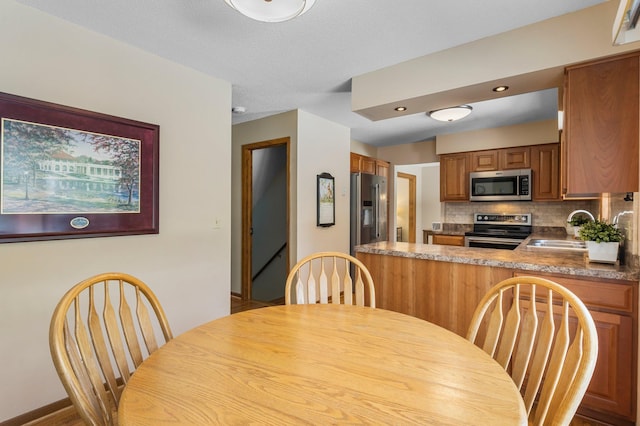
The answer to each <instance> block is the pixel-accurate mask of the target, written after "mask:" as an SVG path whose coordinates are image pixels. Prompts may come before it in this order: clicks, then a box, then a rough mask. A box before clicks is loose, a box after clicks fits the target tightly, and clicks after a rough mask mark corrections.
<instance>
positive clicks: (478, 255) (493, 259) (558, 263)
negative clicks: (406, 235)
mask: <svg viewBox="0 0 640 426" xmlns="http://www.w3.org/2000/svg"><path fill="white" fill-rule="evenodd" d="M545 237H547V238H548V236H545V235H544V234H533V235H531V236H530V237H529V238H528V239H527V240H525V241H524V242H523V243H522V244H520V246H519V247H518V248H517V249H515V250H500V249H488V248H475V247H457V246H446V245H437V244H436V245H434V244H413V243H394V242H381V243H373V244H365V245H361V246H357V247H356V248H355V251H356V252H360V253H372V254H386V255H390V256H400V257H412V258H415V259H426V260H436V261H441V262H455V263H466V264H470V265H484V266H494V267H499V268H508V269H517V270H520V271H532V272H546V273H554V274H564V275H574V276H582V277H596V278H604V279H613V280H629V281H638V278H639V277H640V273H639V272H640V271H639V270H638V268H635V267H631V266H627V265H618V264H616V265H608V264H603V263H590V262H589V261H588V260H587V254H586V251H585V252H573V251H567V250H557V249H540V248H530V247H526V244H527V242H528V241H529V239H531V238H545ZM555 238H557V237H555Z"/></svg>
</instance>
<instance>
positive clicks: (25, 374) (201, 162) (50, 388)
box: [0, 0, 231, 422]
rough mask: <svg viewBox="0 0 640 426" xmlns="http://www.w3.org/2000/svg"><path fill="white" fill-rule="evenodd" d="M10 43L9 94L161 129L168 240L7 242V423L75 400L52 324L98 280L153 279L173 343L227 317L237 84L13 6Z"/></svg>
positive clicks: (1, 266)
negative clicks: (66, 299) (63, 377)
mask: <svg viewBox="0 0 640 426" xmlns="http://www.w3.org/2000/svg"><path fill="white" fill-rule="evenodd" d="M0 37H1V38H2V39H3V40H5V43H4V46H3V50H2V66H0V91H1V92H5V93H11V94H16V95H21V96H25V97H30V98H34V99H40V100H45V101H49V102H54V103H59V104H63V105H68V106H73V107H78V108H83V109H88V110H91V111H97V112H101V113H106V114H111V115H115V116H119V117H126V118H129V119H134V120H139V121H144V122H149V123H154V124H159V125H160V214H159V218H160V234H159V235H146V236H127V237H110V238H92V239H77V240H62V241H42V242H27V243H11V244H0V277H1V279H0V286H1V287H0V341H2V344H1V345H0V348H1V349H0V353H1V355H0V360H1V361H0V362H1V364H2V368H1V369H0V422H2V421H3V420H7V419H9V418H13V417H15V416H18V415H20V414H22V413H25V412H27V411H30V410H33V409H36V408H39V407H42V406H44V405H46V404H49V403H51V402H54V401H57V400H60V399H62V398H65V397H66V394H65V392H64V389H63V387H62V385H61V384H60V381H59V379H58V377H57V375H56V373H55V370H54V367H53V363H52V361H51V357H50V355H49V345H48V328H49V320H50V318H51V314H52V312H53V309H54V307H55V305H56V303H57V302H58V300H59V299H60V298H61V297H62V295H63V294H64V292H66V291H67V290H68V289H69V288H70V287H71V286H72V285H74V284H75V283H77V282H79V281H80V280H82V279H84V278H86V277H88V276H90V275H94V274H96V273H100V272H105V271H125V272H129V273H131V274H133V275H136V276H138V277H139V278H141V279H142V280H144V281H146V282H147V283H148V284H149V285H150V286H151V287H152V288H153V290H154V291H155V292H156V294H157V296H158V298H159V299H160V301H161V302H162V304H163V306H164V307H165V310H166V314H167V316H168V319H169V321H170V323H171V326H172V328H173V331H174V334H175V335H177V334H180V333H182V332H183V331H185V330H187V329H189V328H192V327H194V326H195V325H197V324H200V323H202V322H205V321H208V320H211V319H214V318H216V317H220V316H223V315H227V314H228V313H229V283H230V268H229V264H230V251H229V241H230V235H231V232H230V229H231V228H230V225H231V215H230V213H231V211H230V196H231V194H230V185H229V184H228V182H229V177H230V175H231V162H230V158H231V144H230V141H231V117H230V113H229V111H230V109H231V85H230V84H229V83H227V82H224V81H221V80H218V79H215V78H212V77H208V76H206V75H203V74H201V73H198V72H195V71H192V70H189V69H187V68H184V67H182V66H180V65H177V64H174V63H171V62H169V61H166V60H163V59H161V58H159V57H157V56H154V55H150V54H148V53H145V52H143V51H141V50H138V49H135V48H133V47H130V46H127V45H124V44H122V43H119V42H116V41H114V40H113V39H110V38H107V37H104V36H101V35H97V34H95V33H92V32H89V31H86V30H84V29H81V28H80V27H78V26H75V25H72V24H69V23H68V22H65V21H62V20H59V19H56V18H53V17H51V16H49V15H45V14H43V13H40V12H38V11H36V10H35V9H32V8H29V7H26V6H22V5H19V4H17V3H15V2H14V1H12V0H5V1H2V2H0ZM216 217H217V218H219V219H220V221H221V227H220V229H214V227H213V220H214V218H216Z"/></svg>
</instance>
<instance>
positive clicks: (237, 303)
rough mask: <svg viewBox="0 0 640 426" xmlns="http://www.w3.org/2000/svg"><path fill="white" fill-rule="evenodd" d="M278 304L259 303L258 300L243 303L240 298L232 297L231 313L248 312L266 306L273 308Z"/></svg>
mask: <svg viewBox="0 0 640 426" xmlns="http://www.w3.org/2000/svg"><path fill="white" fill-rule="evenodd" d="M275 304H276V303H267V302H259V301H257V300H248V301H243V300H242V299H240V298H239V297H236V296H231V313H232V314H235V313H236V312H242V311H248V310H250V309H257V308H264V307H265V306H273V305H275Z"/></svg>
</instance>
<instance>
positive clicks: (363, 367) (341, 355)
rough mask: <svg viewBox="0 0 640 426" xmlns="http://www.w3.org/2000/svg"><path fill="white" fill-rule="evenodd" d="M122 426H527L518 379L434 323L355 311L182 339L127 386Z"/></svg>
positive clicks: (258, 320)
mask: <svg viewBox="0 0 640 426" xmlns="http://www.w3.org/2000/svg"><path fill="white" fill-rule="evenodd" d="M118 420H119V424H120V425H121V426H125V425H168V424H171V425H209V424H220V425H234V424H238V425H240V424H269V425H284V424H296V425H297V424H310V425H311V424H312V425H321V424H385V425H407V424H421V425H429V424H438V425H458V426H459V425H520V424H521V425H524V424H527V415H526V411H525V408H524V403H523V401H522V397H521V396H520V394H519V392H518V390H517V389H516V387H515V385H514V383H513V381H512V380H511V378H510V376H509V375H508V374H507V373H506V372H505V371H504V369H502V368H501V367H500V365H498V363H496V362H495V361H494V360H493V359H492V358H491V357H489V356H488V355H487V354H486V353H485V352H483V351H482V350H481V349H480V348H478V347H476V346H475V345H473V344H472V343H470V342H469V341H467V340H465V339H464V338H462V337H460V336H458V335H456V334H454V333H452V332H450V331H448V330H445V329H444V328H441V327H438V326H436V325H434V324H431V323H429V322H427V321H424V320H421V319H418V318H415V317H411V316H408V315H404V314H400V313H397V312H392V311H387V310H383V309H374V308H369V307H357V306H349V305H332V304H329V305H285V306H273V307H266V308H261V309H255V310H250V311H244V312H241V313H236V314H233V315H229V316H226V317H223V318H220V319H217V320H214V321H211V322H209V323H206V324H203V325H201V326H198V327H196V328H194V329H192V330H190V331H187V332H185V333H184V334H182V335H180V336H178V337H176V338H174V339H173V340H171V341H170V342H168V343H167V344H165V345H164V346H163V347H161V348H160V349H159V350H157V351H156V352H154V353H153V354H152V355H151V356H150V357H149V358H147V359H146V360H145V361H144V362H143V363H142V365H141V366H140V367H139V368H138V369H137V370H136V372H135V373H134V374H133V376H132V378H131V380H130V381H129V382H128V383H127V385H126V387H125V390H124V392H123V394H122V398H121V400H120V405H119V409H118Z"/></svg>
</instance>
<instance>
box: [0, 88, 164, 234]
mask: <svg viewBox="0 0 640 426" xmlns="http://www.w3.org/2000/svg"><path fill="white" fill-rule="evenodd" d="M158 145H159V126H157V125H154V124H148V123H142V122H138V121H134V120H129V119H125V118H119V117H113V116H109V115H105V114H99V113H96V112H91V111H86V110H81V109H77V108H72V107H67V106H62V105H57V104H52V103H48V102H43V101H38V100H33V99H28V98H23V97H19V96H15V95H9V94H4V93H0V242H17V241H34V240H50V239H67V238H88V237H105V236H116V235H136V234H157V233H158V232H159V229H158V207H159V202H158V184H159V174H158V167H159V153H158V149H159V146H158Z"/></svg>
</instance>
